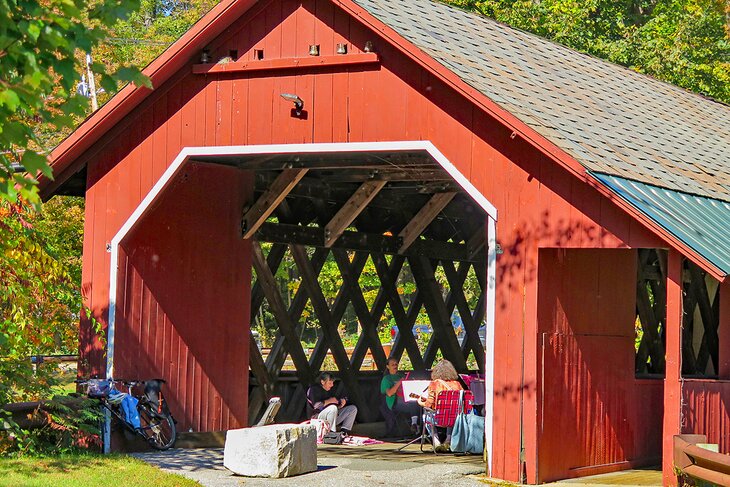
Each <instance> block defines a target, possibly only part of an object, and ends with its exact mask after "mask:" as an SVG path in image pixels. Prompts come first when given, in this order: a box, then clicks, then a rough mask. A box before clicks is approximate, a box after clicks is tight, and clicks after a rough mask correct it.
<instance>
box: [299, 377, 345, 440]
mask: <svg viewBox="0 0 730 487" xmlns="http://www.w3.org/2000/svg"><path fill="white" fill-rule="evenodd" d="M334 385H335V379H334V377H333V376H332V374H330V373H329V372H322V373H321V374H320V375H319V383H317V384H313V385H312V386H311V387H310V388H309V389H307V416H309V417H310V418H312V419H314V418H317V419H322V420H324V421H327V424H329V427H330V431H337V427H338V426H339V427H340V430H341V431H342V432H343V433H345V434H346V435H349V434H350V431H352V425H353V424H354V423H355V416H357V406H355V405H354V404H347V398H346V397H338V396H337V395H336V394H335V390H334Z"/></svg>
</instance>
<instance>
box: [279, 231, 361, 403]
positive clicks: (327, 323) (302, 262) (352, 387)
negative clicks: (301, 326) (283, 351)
mask: <svg viewBox="0 0 730 487" xmlns="http://www.w3.org/2000/svg"><path fill="white" fill-rule="evenodd" d="M289 248H290V250H291V253H292V256H293V257H294V262H295V263H296V265H297V268H298V269H299V274H300V275H301V276H302V285H303V286H306V287H307V288H308V292H309V298H310V300H311V302H312V307H313V308H314V312H315V314H316V315H317V318H318V319H319V324H320V327H321V328H322V333H323V334H324V336H325V337H326V339H327V341H328V342H329V346H330V351H331V352H332V356H333V357H334V359H335V363H336V364H337V368H338V369H339V372H340V377H341V379H342V381H343V382H344V384H345V387H346V388H347V390H348V393H349V394H350V399H352V400H353V402H354V403H355V404H356V405H357V406H359V407H365V406H366V404H365V402H364V401H363V398H362V396H361V394H360V390H359V388H358V387H357V378H356V377H355V374H354V373H353V371H352V369H351V368H350V361H349V359H348V357H347V352H346V351H345V347H344V345H343V344H342V340H341V339H340V335H339V333H338V331H337V324H338V323H335V322H334V320H333V317H332V313H331V311H330V309H329V306H327V300H326V299H325V297H324V294H322V288H321V287H320V286H319V282H318V280H317V274H316V273H315V272H314V269H313V268H312V265H311V263H310V262H309V259H308V258H307V252H306V250H305V249H304V247H302V246H299V245H290V246H289Z"/></svg>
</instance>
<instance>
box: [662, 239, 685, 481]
mask: <svg viewBox="0 0 730 487" xmlns="http://www.w3.org/2000/svg"><path fill="white" fill-rule="evenodd" d="M666 326H667V329H666V331H665V339H666V357H667V361H666V366H665V380H664V428H663V434H662V436H663V438H664V440H663V450H662V474H663V475H662V476H663V482H664V485H671V486H674V485H677V476H676V475H675V473H674V464H673V463H674V462H673V459H674V445H673V443H674V441H673V436H674V435H677V434H680V433H682V331H681V330H682V255H681V254H679V253H678V252H677V251H675V250H672V249H670V250H669V257H668V259H667V321H666Z"/></svg>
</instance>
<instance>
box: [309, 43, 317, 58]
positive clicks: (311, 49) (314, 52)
mask: <svg viewBox="0 0 730 487" xmlns="http://www.w3.org/2000/svg"><path fill="white" fill-rule="evenodd" d="M309 55H310V56H319V44H312V45H310V46H309Z"/></svg>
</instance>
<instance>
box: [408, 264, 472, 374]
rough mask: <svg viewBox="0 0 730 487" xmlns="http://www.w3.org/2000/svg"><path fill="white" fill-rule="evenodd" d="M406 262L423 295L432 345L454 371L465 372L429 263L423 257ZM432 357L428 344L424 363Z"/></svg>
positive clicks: (444, 304)
mask: <svg viewBox="0 0 730 487" xmlns="http://www.w3.org/2000/svg"><path fill="white" fill-rule="evenodd" d="M408 262H409V264H410V266H411V270H412V271H413V277H414V278H415V280H416V284H417V286H418V288H419V290H420V291H421V292H423V293H424V305H425V307H426V313H428V317H429V319H430V320H431V327H432V328H433V332H434V335H433V337H432V340H431V341H432V343H436V344H438V347H439V348H441V350H442V352H443V353H444V357H445V358H447V359H448V360H450V361H451V363H453V364H454V367H456V370H458V371H461V372H466V371H467V366H466V360H465V358H464V354H463V353H462V352H461V347H459V341H458V340H457V339H456V334H455V333H454V327H453V326H451V315H450V314H449V312H448V311H447V308H446V303H445V302H444V299H443V297H442V295H441V289H440V287H439V285H438V283H437V282H436V278H435V276H434V269H433V267H432V265H431V262H430V261H429V260H428V259H427V258H425V257H417V258H409V259H408ZM429 349H431V350H429ZM429 351H430V353H429ZM434 357H435V350H434V347H432V346H431V344H429V347H428V348H427V349H426V354H425V355H424V361H425V362H428V361H429V360H431V361H432V360H433V358H434Z"/></svg>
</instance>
